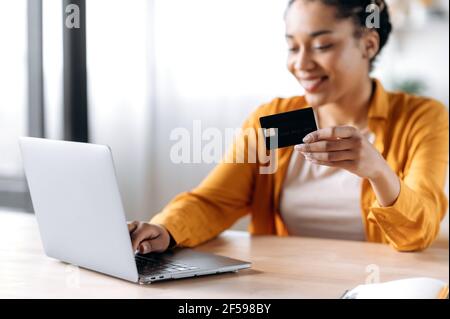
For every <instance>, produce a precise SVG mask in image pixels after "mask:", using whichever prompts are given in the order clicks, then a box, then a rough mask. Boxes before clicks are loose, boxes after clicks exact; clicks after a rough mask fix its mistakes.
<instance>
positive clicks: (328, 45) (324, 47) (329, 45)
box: [314, 44, 333, 51]
mask: <svg viewBox="0 0 450 319" xmlns="http://www.w3.org/2000/svg"><path fill="white" fill-rule="evenodd" d="M332 47H333V44H326V45H319V46H316V47H314V49H316V50H319V51H325V50H328V49H331V48H332Z"/></svg>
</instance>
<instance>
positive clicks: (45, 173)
mask: <svg viewBox="0 0 450 319" xmlns="http://www.w3.org/2000/svg"><path fill="white" fill-rule="evenodd" d="M19 142H20V147H21V151H22V157H23V162H24V168H25V175H26V178H27V181H28V186H29V189H30V193H31V199H32V202H33V207H34V211H35V214H36V218H37V222H38V225H39V230H40V234H41V239H42V243H43V246H44V250H45V253H46V254H47V256H49V257H53V258H56V259H58V260H61V261H64V262H67V263H70V264H74V265H77V266H80V267H83V268H87V269H91V270H94V271H98V272H101V273H104V274H108V275H111V276H114V277H118V278H122V279H125V280H129V281H133V282H137V283H142V284H147V283H152V282H155V281H160V280H168V279H177V278H185V277H195V276H200V275H209V274H217V273H223V272H234V271H238V270H240V269H244V268H249V267H250V263H248V262H243V261H239V260H235V259H231V258H226V257H221V256H216V255H213V254H206V253H200V252H196V251H194V250H191V249H175V250H173V251H168V252H165V253H162V254H154V253H153V254H152V253H151V254H147V255H139V254H135V253H134V252H133V249H132V246H131V239H130V235H129V233H128V227H127V223H126V219H125V214H124V210H123V206H122V201H121V198H120V193H119V188H118V185H117V181H116V175H115V171H114V164H113V159H112V154H111V151H110V149H109V148H108V147H107V146H103V145H94V144H85V143H74V142H64V141H54V140H47V139H38V138H30V137H22V138H20V141H19Z"/></svg>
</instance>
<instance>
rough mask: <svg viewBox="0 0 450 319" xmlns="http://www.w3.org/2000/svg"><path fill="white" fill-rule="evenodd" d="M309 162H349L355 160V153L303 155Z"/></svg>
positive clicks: (339, 152) (340, 152)
mask: <svg viewBox="0 0 450 319" xmlns="http://www.w3.org/2000/svg"><path fill="white" fill-rule="evenodd" d="M303 154H304V155H305V158H306V159H307V160H309V161H319V162H340V161H351V160H355V159H357V154H356V152H355V151H352V150H351V151H338V152H320V153H303Z"/></svg>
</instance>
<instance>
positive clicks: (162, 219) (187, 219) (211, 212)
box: [150, 113, 258, 247]
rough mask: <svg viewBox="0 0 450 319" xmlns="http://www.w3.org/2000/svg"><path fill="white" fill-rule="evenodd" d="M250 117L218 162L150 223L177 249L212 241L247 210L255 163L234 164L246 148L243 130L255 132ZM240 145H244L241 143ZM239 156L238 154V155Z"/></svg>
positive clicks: (253, 179)
mask: <svg viewBox="0 0 450 319" xmlns="http://www.w3.org/2000/svg"><path fill="white" fill-rule="evenodd" d="M256 121H258V117H257V116H256V113H255V114H253V115H252V116H251V117H250V118H249V119H248V120H247V121H246V122H245V123H244V125H243V127H242V129H243V134H241V135H239V136H238V137H237V138H236V140H235V143H233V146H232V147H231V149H230V150H229V151H228V153H227V155H226V156H225V157H224V159H223V160H222V162H221V163H220V164H218V165H217V166H216V167H215V168H214V169H213V170H212V171H211V172H210V173H209V175H208V176H207V177H206V178H205V179H204V180H203V181H202V183H201V184H200V185H199V186H198V187H196V188H195V189H193V190H192V191H190V192H186V193H182V194H180V195H178V196H176V197H175V198H174V199H173V200H172V201H171V202H170V203H169V204H168V205H167V206H166V207H165V208H164V209H163V210H162V212H160V213H159V214H157V215H156V216H154V217H153V218H152V219H151V221H150V222H151V223H153V224H160V225H163V226H164V227H166V229H167V230H168V231H169V232H170V234H171V235H172V237H173V238H174V240H175V241H176V242H177V244H178V245H179V246H184V247H193V246H196V245H198V244H201V243H202V242H204V241H207V240H209V239H212V238H214V237H215V236H217V235H219V234H220V233H221V232H222V231H224V230H226V229H227V228H229V227H231V226H232V225H233V224H234V223H235V222H236V221H237V220H238V219H239V218H240V217H242V216H244V215H246V214H247V213H248V212H249V211H250V203H251V199H252V194H253V189H254V181H255V174H256V170H257V163H248V161H245V163H240V162H239V163H236V162H235V161H233V160H235V159H236V156H237V154H238V153H239V152H243V151H245V150H246V149H247V147H248V146H249V145H250V144H248V143H249V138H248V136H249V135H246V134H244V133H245V130H247V129H250V130H255V129H257V125H256ZM243 143H244V144H243ZM241 154H242V153H241Z"/></svg>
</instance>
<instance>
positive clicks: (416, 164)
mask: <svg viewBox="0 0 450 319" xmlns="http://www.w3.org/2000/svg"><path fill="white" fill-rule="evenodd" d="M423 106H424V107H421V108H420V111H418V112H417V114H414V115H413V116H412V117H411V118H410V121H412V122H411V123H413V124H412V128H411V130H407V131H406V132H407V133H404V134H409V135H410V136H408V139H409V140H410V142H409V143H408V154H407V159H406V162H407V165H406V169H405V171H404V172H403V178H401V190H400V195H399V197H398V198H397V200H396V202H395V203H394V204H393V205H392V206H390V207H380V205H379V204H378V203H376V202H375V203H374V205H373V206H372V208H371V210H370V213H369V220H371V221H372V222H375V223H377V224H378V225H379V226H380V228H381V229H382V231H383V233H384V235H385V237H386V239H387V240H388V241H389V243H390V244H391V245H392V246H393V247H394V248H395V249H397V250H399V251H415V250H422V249H425V248H426V247H428V246H430V245H431V244H432V243H433V241H434V239H435V238H436V237H437V235H438V233H439V229H440V222H441V220H442V219H443V218H444V216H445V213H446V210H447V206H448V200H447V198H446V196H445V193H444V184H445V178H446V172H447V167H448V154H449V145H448V143H449V120H448V111H447V110H446V109H445V107H444V106H443V105H441V104H439V103H437V102H434V101H428V104H427V105H423Z"/></svg>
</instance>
